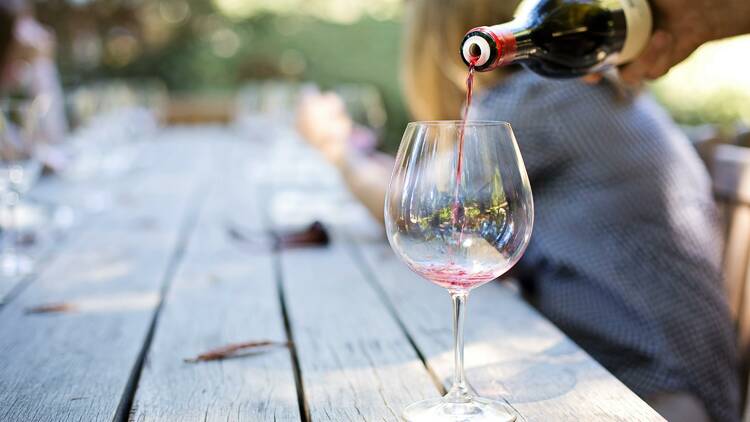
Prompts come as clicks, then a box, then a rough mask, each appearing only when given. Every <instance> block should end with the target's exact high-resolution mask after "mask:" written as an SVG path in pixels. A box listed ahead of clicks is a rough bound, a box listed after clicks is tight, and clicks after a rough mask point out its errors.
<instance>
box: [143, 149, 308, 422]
mask: <svg viewBox="0 0 750 422" xmlns="http://www.w3.org/2000/svg"><path fill="white" fill-rule="evenodd" d="M214 147H215V148H217V149H220V150H222V151H221V154H220V157H218V160H217V161H218V162H219V163H221V164H220V165H216V166H214V171H213V174H214V176H213V179H214V180H213V183H212V185H213V188H212V192H211V194H210V195H209V196H208V197H207V200H206V206H205V208H204V210H203V211H202V212H201V216H200V218H199V220H198V224H197V228H196V231H195V233H194V235H193V236H192V238H191V240H190V243H189V246H188V249H187V251H186V253H185V256H184V258H183V260H182V262H181V264H180V266H179V269H178V271H177V274H176V276H175V279H174V281H173V283H172V286H171V287H170V292H169V295H168V296H167V298H166V301H165V303H164V307H163V309H162V311H161V313H160V317H159V322H158V325H157V328H156V332H155V335H154V340H153V342H152V346H151V350H150V351H149V354H148V357H147V359H146V364H145V366H144V369H143V374H142V376H141V379H140V382H139V385H138V390H137V394H136V397H135V400H134V406H133V411H132V415H131V420H134V421H139V422H140V421H272V420H273V421H292V420H294V421H299V420H300V413H299V407H298V403H297V391H296V387H295V378H294V371H293V368H292V358H291V355H290V351H289V350H288V349H286V348H275V349H272V350H270V351H268V352H263V353H258V354H249V355H247V356H242V357H238V358H232V359H227V360H224V361H217V362H203V363H186V362H183V358H189V357H193V356H196V355H198V354H200V353H203V352H205V351H207V350H210V349H214V348H216V347H219V346H223V345H226V344H231V343H239V342H247V341H256V340H275V341H286V333H285V331H284V321H283V315H282V311H281V304H280V300H279V291H278V278H277V274H276V271H275V268H274V258H273V256H272V253H271V251H270V250H267V249H266V250H264V249H262V248H260V247H259V246H258V245H253V244H251V242H250V239H248V241H244V240H242V239H238V238H237V237H236V236H233V235H232V234H231V233H230V230H235V231H236V230H239V229H241V230H242V231H244V232H246V235H247V236H248V237H262V232H261V231H262V230H263V227H262V225H261V224H260V218H259V208H258V207H259V202H258V201H259V200H260V198H259V197H258V195H256V194H255V193H254V192H253V188H252V186H248V185H247V184H246V183H242V182H243V180H242V178H241V177H239V172H238V168H237V166H236V165H232V163H233V161H234V160H230V159H228V158H230V157H229V156H234V157H246V158H247V159H246V160H245V161H246V164H247V165H252V164H253V161H254V160H251V159H250V158H252V157H253V155H254V151H253V149H252V148H250V147H248V146H247V145H242V144H234V145H232V144H229V143H219V144H217V145H215V146H214ZM217 164H218V163H217Z"/></svg>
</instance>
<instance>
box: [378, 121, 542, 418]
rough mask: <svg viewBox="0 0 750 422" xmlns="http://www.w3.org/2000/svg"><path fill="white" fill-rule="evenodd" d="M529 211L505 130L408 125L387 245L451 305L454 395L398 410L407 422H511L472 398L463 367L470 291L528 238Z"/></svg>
mask: <svg viewBox="0 0 750 422" xmlns="http://www.w3.org/2000/svg"><path fill="white" fill-rule="evenodd" d="M533 219H534V205H533V200H532V196H531V188H530V187H529V180H528V176H527V175H526V169H525V168H524V164H523V160H522V158H521V154H520V152H519V150H518V146H517V144H516V140H515V137H514V135H513V130H512V129H511V127H510V125H509V124H508V123H505V122H492V121H468V122H463V121H433V122H412V123H409V124H408V125H407V127H406V132H405V133H404V137H403V139H402V141H401V146H400V147H399V151H398V156H397V158H396V165H395V168H394V170H393V175H392V177H391V182H390V186H389V188H388V193H387V196H386V200H385V224H386V232H387V234H388V241H389V242H390V244H391V247H392V248H393V250H394V251H395V252H396V254H397V255H398V256H399V257H400V258H401V259H402V260H403V261H404V262H405V263H406V264H407V265H408V266H409V268H411V269H412V270H413V271H414V272H416V273H417V274H419V275H420V276H422V277H423V278H426V279H427V280H429V281H431V282H433V283H435V284H437V285H439V286H441V287H444V288H446V289H448V292H449V293H450V296H451V299H452V302H453V336H454V357H455V368H454V378H453V386H452V387H451V389H450V390H449V391H448V393H447V394H446V395H445V396H443V397H441V398H437V399H428V400H423V401H420V402H417V403H414V404H412V405H410V406H409V407H407V408H406V409H405V410H404V413H403V417H404V419H406V420H407V421H438V422H439V421H472V422H477V421H495V422H497V421H513V420H515V416H513V415H511V414H510V413H509V412H508V411H507V410H506V407H505V405H504V404H503V403H501V402H496V401H493V400H489V399H485V398H481V397H478V396H477V394H476V393H475V392H474V391H473V390H472V388H471V386H470V385H469V384H468V383H467V381H466V377H465V375H464V368H463V322H464V314H465V306H466V299H467V297H468V295H469V291H470V290H471V289H473V288H475V287H477V286H480V285H482V284H484V283H487V282H489V281H491V280H493V279H495V278H497V277H499V276H500V275H502V274H503V273H505V272H506V271H508V270H509V269H510V268H511V267H512V266H513V265H514V264H515V263H516V262H518V260H519V259H520V258H521V255H522V254H523V252H524V250H525V249H526V246H527V245H528V242H529V238H530V236H531V229H532V225H533Z"/></svg>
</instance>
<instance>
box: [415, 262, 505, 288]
mask: <svg viewBox="0 0 750 422" xmlns="http://www.w3.org/2000/svg"><path fill="white" fill-rule="evenodd" d="M413 269H414V271H416V272H417V274H419V275H421V276H422V277H424V278H426V279H428V280H430V281H432V282H433V283H435V284H437V285H438V286H440V287H443V288H445V289H448V290H464V291H465V290H469V289H471V288H474V287H477V286H479V285H481V284H484V283H487V282H488V281H492V280H494V279H496V278H497V277H500V276H501V275H502V271H491V270H478V271H470V270H467V269H466V268H463V267H460V266H457V265H452V264H449V265H442V264H433V265H426V266H422V267H418V268H414V267H413Z"/></svg>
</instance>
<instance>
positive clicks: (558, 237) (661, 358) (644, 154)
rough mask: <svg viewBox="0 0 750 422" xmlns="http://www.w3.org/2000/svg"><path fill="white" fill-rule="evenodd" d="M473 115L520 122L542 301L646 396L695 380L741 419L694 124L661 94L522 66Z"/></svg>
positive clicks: (718, 245)
mask: <svg viewBox="0 0 750 422" xmlns="http://www.w3.org/2000/svg"><path fill="white" fill-rule="evenodd" d="M476 104H477V105H476V106H475V107H473V111H472V118H473V119H484V120H504V121H508V122H510V123H511V125H512V126H513V129H514V131H515V135H516V137H517V140H518V143H519V147H520V149H521V153H522V155H523V159H524V161H525V163H526V168H527V170H528V172H529V178H530V180H531V187H532V190H533V193H534V202H535V210H536V217H535V227H534V234H533V235H532V239H531V243H530V245H529V248H528V250H527V252H526V254H525V255H524V258H523V259H522V261H521V262H520V263H519V265H518V268H517V269H518V275H519V277H520V279H521V281H522V284H523V286H524V287H525V289H526V290H527V292H528V295H529V297H530V298H531V299H530V300H531V302H532V303H533V304H534V305H535V306H536V307H537V308H538V309H539V310H540V311H541V312H542V313H543V314H544V315H545V316H547V317H548V318H549V319H550V320H552V321H553V322H554V323H555V324H556V325H557V326H558V327H560V328H561V329H562V330H563V331H564V332H565V333H566V334H567V335H569V336H570V337H571V338H572V339H573V340H574V341H576V342H577V343H578V344H579V345H580V346H581V347H583V348H584V349H585V350H586V351H588V352H589V353H590V354H591V355H592V356H593V357H594V358H595V359H597V360H598V361H599V362H600V363H601V364H602V365H603V366H604V367H606V368H607V369H608V370H609V371H611V372H612V373H613V374H614V375H615V376H617V377H618V378H619V379H620V380H622V381H623V382H624V383H625V384H626V385H627V386H628V387H630V388H631V389H632V390H633V391H635V392H636V393H637V394H639V395H640V396H641V397H648V396H650V395H652V394H655V393H664V392H688V393H692V394H694V395H695V396H696V397H698V398H700V399H701V400H702V401H703V403H704V405H705V406H706V408H707V410H708V412H709V413H710V415H711V416H712V418H713V419H714V420H715V421H717V422H735V421H739V389H738V376H737V371H736V356H735V339H734V334H733V329H732V325H731V322H730V317H729V310H728V306H727V304H726V299H725V297H724V293H723V289H722V278H721V251H722V242H721V235H720V227H719V215H718V212H717V210H716V208H715V205H714V202H713V199H712V194H711V184H710V179H709V176H708V174H707V172H706V170H705V168H704V166H703V165H702V163H701V162H700V160H699V158H698V156H697V154H696V153H695V151H694V150H693V148H692V146H691V145H690V144H689V142H688V140H687V139H686V137H685V136H684V135H683V134H682V133H681V132H680V131H679V129H678V128H677V127H676V126H675V124H674V123H673V122H672V120H671V119H670V117H669V116H668V115H667V114H666V113H665V111H664V110H663V109H662V108H660V107H659V106H658V105H657V104H656V103H655V102H654V101H653V100H652V99H651V98H650V97H649V96H648V95H639V96H637V97H635V98H633V99H630V100H621V99H618V98H617V96H616V95H615V91H614V90H613V89H612V86H611V85H608V84H605V83H602V84H599V85H587V84H585V83H583V82H580V81H570V80H567V81H557V80H551V79H544V78H541V77H539V76H536V75H535V74H533V73H531V72H526V71H524V72H518V73H516V74H513V75H512V76H509V77H508V79H507V80H506V81H505V82H503V83H502V84H500V85H499V86H497V87H495V88H493V89H492V90H490V91H487V92H485V93H484V94H483V95H482V96H481V97H479V98H478V99H477V102H476Z"/></svg>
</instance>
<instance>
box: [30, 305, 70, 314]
mask: <svg viewBox="0 0 750 422" xmlns="http://www.w3.org/2000/svg"><path fill="white" fill-rule="evenodd" d="M77 309H78V307H77V306H76V305H74V304H72V303H65V302H63V303H48V304H44V305H37V306H32V307H29V308H26V313H27V314H54V313H64V312H75V311H76V310H77Z"/></svg>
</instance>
